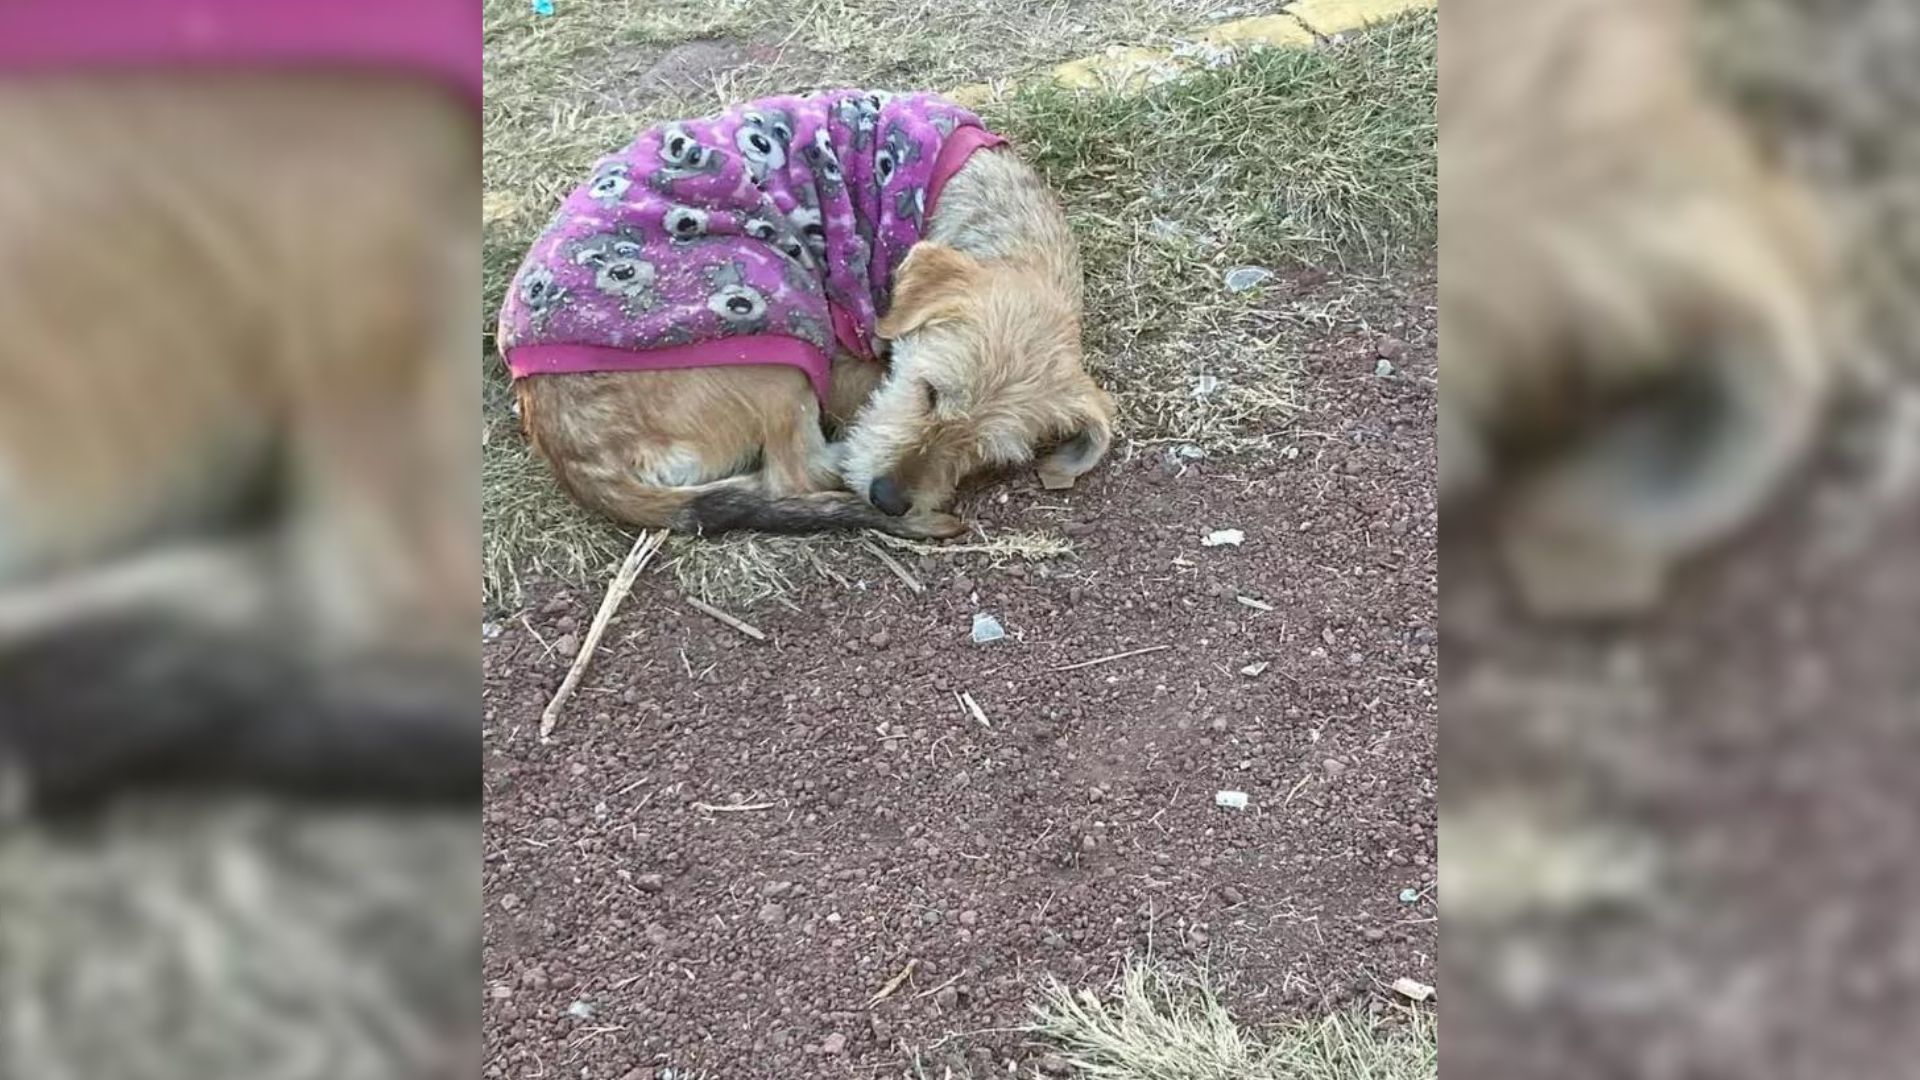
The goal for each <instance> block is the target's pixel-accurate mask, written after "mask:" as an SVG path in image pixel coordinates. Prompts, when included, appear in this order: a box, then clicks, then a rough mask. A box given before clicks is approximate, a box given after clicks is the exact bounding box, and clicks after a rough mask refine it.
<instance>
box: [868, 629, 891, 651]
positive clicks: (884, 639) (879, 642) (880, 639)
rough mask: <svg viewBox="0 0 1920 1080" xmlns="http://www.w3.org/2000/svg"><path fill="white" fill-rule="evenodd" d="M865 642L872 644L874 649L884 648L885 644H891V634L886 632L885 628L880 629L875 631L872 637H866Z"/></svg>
mask: <svg viewBox="0 0 1920 1080" xmlns="http://www.w3.org/2000/svg"><path fill="white" fill-rule="evenodd" d="M867 644H869V645H871V646H873V647H874V648H876V649H884V648H886V647H887V646H889V645H891V644H893V635H892V634H889V633H887V632H886V631H885V630H882V631H880V632H879V633H876V634H874V635H873V636H872V637H870V638H868V639H867Z"/></svg>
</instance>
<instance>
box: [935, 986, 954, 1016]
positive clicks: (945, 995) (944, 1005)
mask: <svg viewBox="0 0 1920 1080" xmlns="http://www.w3.org/2000/svg"><path fill="white" fill-rule="evenodd" d="M933 1003H934V1004H935V1005H938V1006H940V1011H941V1012H952V1011H953V1010H954V1009H956V1008H958V1007H959V1005H960V991H958V990H955V989H954V988H953V987H951V986H943V987H941V988H940V992H939V993H937V994H935V995H933Z"/></svg>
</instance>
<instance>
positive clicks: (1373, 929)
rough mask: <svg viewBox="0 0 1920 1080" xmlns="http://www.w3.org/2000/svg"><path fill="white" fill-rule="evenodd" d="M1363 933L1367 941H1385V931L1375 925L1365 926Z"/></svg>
mask: <svg viewBox="0 0 1920 1080" xmlns="http://www.w3.org/2000/svg"><path fill="white" fill-rule="evenodd" d="M1364 933H1365V935H1366V939H1367V940H1368V941H1385V940H1386V939H1387V932H1386V931H1385V930H1382V929H1380V928H1379V927H1377V926H1369V927H1367V929H1366V930H1365V931H1364Z"/></svg>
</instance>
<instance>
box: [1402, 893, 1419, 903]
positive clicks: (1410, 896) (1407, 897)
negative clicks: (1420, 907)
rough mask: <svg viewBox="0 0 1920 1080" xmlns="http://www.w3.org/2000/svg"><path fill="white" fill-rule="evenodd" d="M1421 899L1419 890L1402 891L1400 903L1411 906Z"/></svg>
mask: <svg viewBox="0 0 1920 1080" xmlns="http://www.w3.org/2000/svg"><path fill="white" fill-rule="evenodd" d="M1419 899H1420V890H1419V889H1401V890H1400V902H1401V903H1403V904H1411V903H1414V902H1415V901H1417V900H1419Z"/></svg>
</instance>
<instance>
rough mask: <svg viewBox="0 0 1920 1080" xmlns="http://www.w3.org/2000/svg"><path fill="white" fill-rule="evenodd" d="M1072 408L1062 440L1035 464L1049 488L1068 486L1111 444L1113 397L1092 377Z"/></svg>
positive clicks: (1103, 455)
mask: <svg viewBox="0 0 1920 1080" xmlns="http://www.w3.org/2000/svg"><path fill="white" fill-rule="evenodd" d="M1075 411H1076V414H1077V418H1076V420H1075V422H1074V424H1073V425H1072V427H1071V428H1070V429H1069V431H1068V433H1067V437H1066V440H1065V441H1064V442H1062V443H1060V445H1059V446H1057V447H1055V448H1054V450H1053V451H1052V452H1051V453H1049V454H1048V455H1047V456H1046V457H1044V458H1041V459H1040V464H1039V465H1038V466H1037V468H1038V471H1039V473H1040V484H1041V486H1042V487H1045V488H1048V489H1049V490H1058V489H1060V488H1070V487H1072V486H1073V482H1074V481H1075V480H1078V479H1080V477H1081V476H1083V475H1085V474H1086V472H1087V471H1088V470H1089V469H1091V468H1093V467H1094V466H1095V465H1098V464H1099V463H1100V459H1101V458H1103V457H1106V456H1107V450H1108V449H1110V448H1111V447H1112V446H1113V399H1112V398H1111V397H1109V396H1107V392H1106V391H1105V390H1102V389H1100V388H1099V387H1098V386H1095V385H1094V384H1093V380H1092V379H1088V380H1087V381H1086V392H1085V395H1084V397H1083V399H1082V402H1081V404H1080V405H1079V407H1078V408H1077V409H1076V410H1075Z"/></svg>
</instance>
